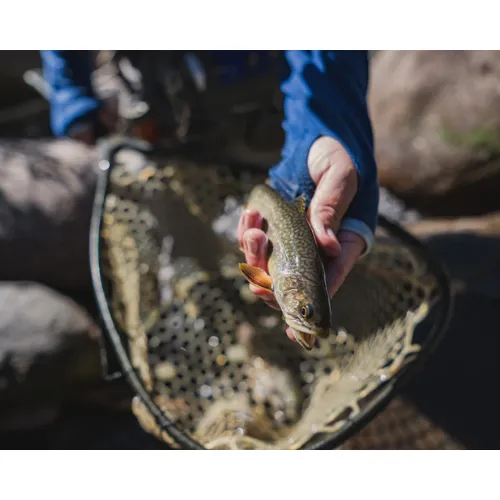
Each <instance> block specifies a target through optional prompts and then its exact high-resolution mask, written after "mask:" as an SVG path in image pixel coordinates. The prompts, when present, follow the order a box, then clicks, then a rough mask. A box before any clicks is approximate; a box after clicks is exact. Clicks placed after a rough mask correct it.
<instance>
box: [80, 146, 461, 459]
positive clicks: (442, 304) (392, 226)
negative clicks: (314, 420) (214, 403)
mask: <svg viewBox="0 0 500 500" xmlns="http://www.w3.org/2000/svg"><path fill="white" fill-rule="evenodd" d="M187 146H188V145H187V144H186V145H179V144H173V145H172V147H166V146H163V147H160V148H154V147H153V146H151V145H149V144H148V143H146V142H143V141H138V140H136V139H132V138H126V137H125V138H113V139H108V140H106V141H103V142H102V143H101V144H100V145H99V155H98V159H97V161H98V165H97V166H98V179H97V185H96V190H95V195H94V203H93V208H92V217H91V225H90V235H89V257H90V271H91V279H92V287H93V291H94V296H95V299H96V303H97V309H98V313H99V316H100V320H101V323H102V328H101V330H102V336H103V337H104V339H103V342H104V344H105V346H108V347H110V348H111V351H112V352H109V351H110V349H109V348H108V349H106V347H103V349H102V351H103V357H104V358H107V357H108V356H109V355H111V356H114V357H115V358H116V361H117V364H118V365H119V370H118V373H117V374H114V376H113V378H117V377H119V376H124V377H125V379H126V380H127V382H128V384H129V385H130V386H131V388H132V389H133V391H134V392H135V394H136V395H137V396H138V397H139V399H140V400H141V402H142V403H143V404H144V405H145V406H146V409H147V410H148V411H149V412H150V414H151V415H152V417H153V418H154V420H155V423H156V425H157V426H158V428H159V430H160V431H166V432H167V433H168V434H169V435H170V436H171V437H172V438H173V440H174V441H175V442H176V443H177V444H178V445H179V446H180V447H181V448H182V449H192V450H205V449H206V448H205V447H204V446H203V445H201V444H200V443H198V442H197V441H196V440H194V439H192V438H191V437H190V436H189V435H188V434H186V433H185V432H183V431H181V430H180V429H179V428H178V427H177V426H176V424H175V423H174V422H172V421H171V420H170V419H169V418H168V417H167V416H166V415H165V414H164V412H163V411H162V410H161V409H160V408H159V407H158V406H157V405H156V403H155V402H154V401H153V399H152V397H151V395H150V394H149V392H148V391H147V389H146V388H145V386H144V384H143V382H142V380H141V379H140V377H139V375H138V373H137V372H136V371H135V369H134V368H133V366H132V364H131V362H130V359H129V356H128V349H127V348H126V347H125V346H126V343H125V342H124V340H123V339H124V338H125V335H124V333H123V332H120V330H119V328H118V327H117V325H116V323H115V321H114V319H113V314H112V312H111V309H110V306H109V302H108V300H107V297H106V290H105V289H106V286H105V279H104V278H103V276H102V274H101V263H100V255H101V236H100V233H101V223H102V214H103V211H104V203H105V199H106V196H107V194H108V193H109V177H110V174H111V170H112V169H113V167H114V164H115V163H114V159H115V157H116V155H117V153H119V152H120V151H121V150H124V149H128V150H135V151H137V152H139V153H141V154H150V155H151V154H153V155H182V156H183V157H184V158H190V159H192V160H195V161H205V162H207V161H208V162H211V163H213V162H217V161H218V162H223V163H224V164H225V165H227V166H228V167H229V168H232V169H233V168H245V169H246V170H253V171H259V172H262V168H261V167H256V166H255V165H251V164H242V163H236V162H234V161H227V159H221V158H218V157H216V156H215V155H212V154H207V153H206V152H205V153H202V152H201V151H199V150H197V148H195V147H193V145H189V150H187ZM378 226H379V227H380V228H381V229H384V230H386V231H387V232H388V233H389V234H390V235H391V236H394V237H395V238H397V239H398V240H399V241H401V242H402V243H403V244H404V245H406V246H407V247H409V248H411V249H412V251H414V252H415V253H416V254H417V255H418V256H419V257H420V258H421V259H422V260H423V261H424V262H425V264H426V266H427V268H428V269H429V271H430V272H431V273H433V274H434V277H435V278H436V282H437V286H438V289H439V291H440V297H441V298H440V301H439V303H438V305H437V306H435V309H437V312H436V318H435V320H434V322H433V324H432V326H431V328H430V332H429V333H428V334H427V335H426V341H425V343H424V345H423V346H422V349H421V351H420V352H419V354H418V356H417V357H416V359H415V360H414V361H412V363H410V364H408V365H407V366H406V367H405V368H404V369H403V370H401V372H400V373H398V374H396V375H395V376H394V377H392V378H391V379H390V380H388V381H387V382H385V384H384V385H383V386H381V389H380V390H379V392H378V394H377V395H376V396H375V397H374V399H373V401H372V402H370V404H369V405H368V406H367V407H365V408H364V409H363V410H362V411H361V412H360V413H359V414H358V415H356V416H355V417H353V418H352V419H349V420H348V421H347V422H346V423H345V425H344V426H343V428H342V429H341V430H340V431H339V432H337V433H335V434H333V435H328V436H326V437H324V438H322V437H320V438H319V439H317V440H315V442H313V443H311V444H306V445H305V446H304V447H302V448H301V449H309V450H325V449H334V448H338V447H339V446H340V445H341V444H342V443H343V442H345V441H346V440H347V439H349V438H350V437H352V436H353V435H354V434H356V433H357V432H358V431H359V430H360V429H361V428H363V427H364V426H366V425H367V424H368V423H369V422H370V421H371V420H373V418H374V417H375V416H376V415H378V414H379V413H380V412H381V411H382V410H384V409H385V408H386V407H387V405H388V404H389V403H390V402H391V401H392V400H393V398H394V397H395V396H397V394H398V393H399V392H400V391H401V389H402V388H403V387H404V385H406V384H407V383H408V382H409V381H410V380H411V379H412V378H413V376H414V375H415V374H416V373H417V372H418V371H419V370H422V369H423V367H424V365H425V363H426V362H427V360H428V359H429V357H430V356H431V354H432V353H433V352H434V351H435V349H436V348H437V346H438V345H439V343H440V342H441V340H442V338H443V336H444V335H445V334H446V331H447V329H448V325H449V322H450V319H451V316H452V311H453V296H452V293H451V288H450V280H449V276H448V272H447V270H446V269H445V268H444V266H443V265H442V264H441V263H440V262H439V261H438V260H437V259H436V258H435V256H434V255H433V254H432V252H431V251H430V249H429V248H428V247H427V245H425V244H424V243H423V242H422V241H420V240H418V239H417V238H416V237H415V236H413V235H412V234H410V233H409V232H408V231H406V230H405V229H404V228H403V227H402V226H401V225H399V224H398V223H397V222H395V221H391V220H390V219H389V218H387V217H385V216H383V215H379V220H378ZM108 359H109V358H108ZM108 378H110V377H108ZM165 447H166V448H167V447H168V446H167V444H166V443H165Z"/></svg>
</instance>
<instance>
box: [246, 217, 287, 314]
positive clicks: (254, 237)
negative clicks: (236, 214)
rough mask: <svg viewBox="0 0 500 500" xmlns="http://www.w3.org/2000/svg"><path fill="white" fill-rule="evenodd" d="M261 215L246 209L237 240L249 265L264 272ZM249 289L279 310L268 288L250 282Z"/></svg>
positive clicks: (264, 243)
mask: <svg viewBox="0 0 500 500" xmlns="http://www.w3.org/2000/svg"><path fill="white" fill-rule="evenodd" d="M261 227H262V217H261V215H260V214H259V213H258V212H256V211H253V210H252V211H251V210H246V211H245V212H244V213H243V214H242V216H241V218H240V222H239V224H238V241H239V244H240V247H241V249H242V250H243V252H244V253H245V260H246V262H247V263H248V264H250V265H251V266H255V267H259V268H260V269H263V270H264V271H265V272H266V273H267V272H269V271H268V268H267V251H268V247H267V245H268V240H267V235H266V233H264V231H262V230H261ZM250 291H251V292H252V293H254V294H255V295H256V296H257V297H260V298H261V299H262V300H264V302H265V303H266V304H267V305H268V306H269V307H271V308H273V309H276V310H278V311H279V310H280V307H279V306H278V304H277V302H276V300H275V299H274V294H273V293H272V292H270V291H268V290H265V289H263V288H260V287H257V286H255V285H252V284H250Z"/></svg>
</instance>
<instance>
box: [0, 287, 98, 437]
mask: <svg viewBox="0 0 500 500" xmlns="http://www.w3.org/2000/svg"><path fill="white" fill-rule="evenodd" d="M98 336H99V329H98V327H97V326H96V325H95V324H94V322H93V320H92V319H91V318H90V317H89V315H88V314H87V313H86V312H85V311H84V310H83V309H82V308H80V307H79V306H78V305H76V304H75V303H74V302H73V301H72V300H70V299H68V298H66V297H64V296H62V295H60V294H59V293H57V292H55V291H52V290H50V289H48V288H46V287H44V286H42V285H38V284H35V283H6V282H4V283H0V416H1V417H0V427H2V428H5V427H14V428H15V427H26V426H28V427H31V426H34V425H36V424H45V423H47V421H50V420H52V419H53V418H54V417H55V416H56V415H57V411H58V408H59V405H60V403H61V402H63V401H64V400H66V399H69V398H78V395H79V394H84V393H85V391H88V390H89V389H90V388H92V387H96V386H99V385H102V383H101V366H100V358H99V344H98ZM21 416H22V418H21Z"/></svg>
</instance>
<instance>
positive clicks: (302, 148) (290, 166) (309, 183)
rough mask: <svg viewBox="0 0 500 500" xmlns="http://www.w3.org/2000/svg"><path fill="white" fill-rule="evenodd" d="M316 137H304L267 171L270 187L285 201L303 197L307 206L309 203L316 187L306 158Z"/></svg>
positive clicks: (315, 135) (310, 135)
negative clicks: (279, 161)
mask: <svg viewBox="0 0 500 500" xmlns="http://www.w3.org/2000/svg"><path fill="white" fill-rule="evenodd" d="M318 137H319V135H318V134H308V135H306V136H305V137H304V138H303V139H302V140H301V141H299V142H298V143H297V145H296V146H295V147H294V148H293V150H292V151H290V152H289V154H288V155H287V157H286V158H284V159H283V160H282V161H281V163H279V164H278V165H276V166H275V167H273V168H271V169H270V170H269V179H270V184H271V187H272V188H273V189H274V190H275V191H277V192H278V193H279V194H280V195H281V196H282V197H283V198H284V199H285V200H287V201H293V200H295V199H296V198H298V197H299V196H305V198H306V203H307V205H309V203H310V202H311V200H312V197H313V195H314V191H315V189H316V185H315V184H314V181H313V180H312V179H311V176H310V174H309V169H308V167H307V157H308V156H309V150H310V149H311V146H312V145H313V143H314V141H316V139H317V138H318Z"/></svg>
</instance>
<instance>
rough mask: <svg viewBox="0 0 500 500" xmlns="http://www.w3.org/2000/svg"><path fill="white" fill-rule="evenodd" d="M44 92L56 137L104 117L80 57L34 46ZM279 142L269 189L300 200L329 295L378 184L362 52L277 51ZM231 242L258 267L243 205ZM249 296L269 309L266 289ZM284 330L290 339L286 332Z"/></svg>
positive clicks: (372, 213)
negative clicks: (304, 205) (281, 136)
mask: <svg viewBox="0 0 500 500" xmlns="http://www.w3.org/2000/svg"><path fill="white" fill-rule="evenodd" d="M41 55H42V62H43V68H44V75H45V78H46V80H47V82H48V83H49V85H50V86H51V88H52V93H51V97H50V104H51V123H52V128H53V131H54V134H55V135H57V136H71V137H74V138H76V139H79V140H83V141H85V142H87V143H92V142H93V141H94V140H95V134H96V132H95V127H96V126H99V127H101V128H102V127H104V128H105V129H107V130H111V129H112V123H113V119H112V117H111V116H110V115H109V113H107V111H106V110H105V108H104V107H103V106H102V105H101V103H100V102H99V100H98V99H97V98H96V97H95V96H94V94H93V91H92V85H91V80H90V74H91V65H90V56H89V54H87V55H85V52H83V51H79V52H78V51H41ZM283 61H284V63H285V68H286V72H285V74H284V76H283V78H282V80H281V91H282V92H283V95H284V121H283V125H282V126H283V130H284V132H285V142H284V145H283V148H282V154H281V160H280V161H279V163H278V164H277V165H275V166H273V167H272V168H271V169H270V170H269V178H270V182H271V186H272V187H273V188H274V189H275V190H276V191H277V192H278V193H279V194H280V195H281V196H282V197H283V198H285V199H286V200H290V201H291V200H293V199H294V198H296V197H298V196H301V195H303V196H305V197H306V201H307V207H308V209H307V214H308V220H309V222H310V225H311V228H312V230H313V233H314V235H315V237H316V240H317V243H318V246H319V248H320V250H321V252H322V253H323V255H324V257H325V263H326V274H327V281H328V287H329V291H330V294H331V295H332V296H333V295H334V294H335V293H336V291H337V290H338V289H339V287H340V286H341V285H342V283H343V282H344V280H345V278H346V277H347V276H348V274H349V272H350V271H351V270H352V268H353V266H354V264H355V263H356V262H357V261H358V260H359V259H360V258H362V257H363V256H364V255H366V254H367V253H368V252H369V251H370V249H371V247H372V244H373V241H374V233H375V228H376V225H377V217H378V202H379V185H378V179H377V167H376V161H375V153H374V138H373V130H372V124H371V120H370V116H369V110H368V106H367V93H368V82H369V54H368V51H336V50H289V51H283ZM238 239H239V242H240V245H241V247H242V248H243V250H244V252H245V258H246V261H247V262H248V263H249V264H251V265H254V266H257V267H261V268H262V269H264V270H266V271H267V266H266V255H267V244H268V242H267V237H266V234H265V232H264V231H263V230H262V218H261V216H260V215H259V214H258V213H257V212H248V211H245V212H244V213H243V214H242V216H241V219H240V221H239V227H238ZM251 288H252V291H253V293H255V294H256V295H258V296H260V297H261V298H262V300H264V301H265V302H266V303H267V304H268V305H269V306H270V307H274V308H277V307H278V306H277V304H276V302H275V301H274V300H273V297H272V294H270V292H266V291H264V290H261V289H257V288H256V287H252V286H251ZM287 334H288V336H289V337H290V338H291V339H292V340H294V337H293V335H292V333H291V331H290V329H288V328H287Z"/></svg>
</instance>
